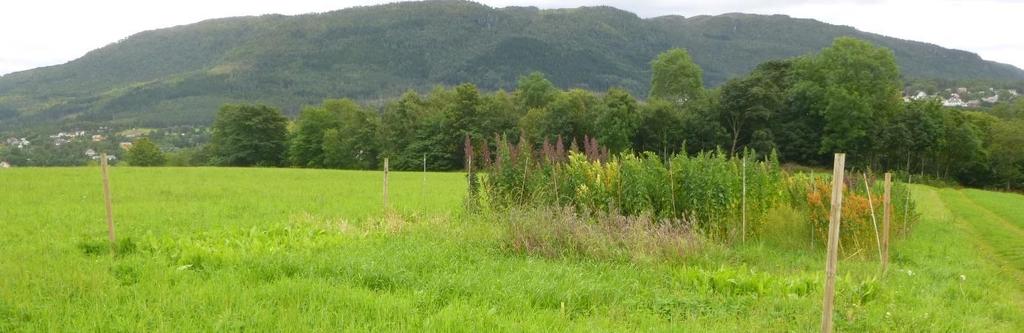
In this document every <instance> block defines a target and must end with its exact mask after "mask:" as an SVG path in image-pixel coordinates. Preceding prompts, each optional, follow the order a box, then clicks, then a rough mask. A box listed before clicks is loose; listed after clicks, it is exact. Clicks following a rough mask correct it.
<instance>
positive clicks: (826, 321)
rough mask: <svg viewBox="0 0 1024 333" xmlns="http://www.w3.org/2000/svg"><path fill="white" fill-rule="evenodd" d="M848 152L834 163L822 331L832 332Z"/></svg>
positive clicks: (839, 155)
mask: <svg viewBox="0 0 1024 333" xmlns="http://www.w3.org/2000/svg"><path fill="white" fill-rule="evenodd" d="M845 167H846V154H842V153H837V154H836V156H835V162H833V165H832V207H831V210H830V212H829V219H828V258H827V259H826V261H825V296H824V299H823V300H822V303H823V304H822V309H821V332H822V333H828V332H832V312H833V310H832V306H833V304H834V303H835V287H836V261H838V256H839V225H840V223H839V222H840V218H842V212H843V210H842V207H843V177H844V170H845Z"/></svg>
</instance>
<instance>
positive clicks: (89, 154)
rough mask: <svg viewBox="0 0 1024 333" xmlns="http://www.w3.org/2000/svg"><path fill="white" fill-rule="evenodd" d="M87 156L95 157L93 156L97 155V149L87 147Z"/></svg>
mask: <svg viewBox="0 0 1024 333" xmlns="http://www.w3.org/2000/svg"><path fill="white" fill-rule="evenodd" d="M85 156H89V157H93V156H96V151H95V150H92V148H89V149H87V150H86V151H85Z"/></svg>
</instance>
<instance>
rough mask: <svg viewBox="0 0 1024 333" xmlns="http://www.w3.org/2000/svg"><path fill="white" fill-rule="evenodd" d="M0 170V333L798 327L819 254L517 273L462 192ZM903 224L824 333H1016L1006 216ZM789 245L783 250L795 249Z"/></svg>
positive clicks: (974, 195)
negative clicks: (881, 269)
mask: <svg viewBox="0 0 1024 333" xmlns="http://www.w3.org/2000/svg"><path fill="white" fill-rule="evenodd" d="M380 176H381V174H380V173H379V172H357V171H326V170H296V169H229V168H156V169H141V168H113V169H112V170H111V177H112V188H113V192H114V210H115V220H116V223H117V232H118V237H119V238H120V239H121V240H122V241H121V244H120V246H119V254H118V255H116V256H115V255H112V254H110V253H109V252H108V250H107V245H106V225H105V222H104V208H103V201H102V188H101V183H100V173H99V170H98V169H97V168H60V169H10V170H0V228H2V229H0V230H2V231H0V332H5V331H218V332H220V331H336V330H339V329H342V330H355V331H410V330H413V331H473V332H476V331H588V332H590V331H679V330H683V331H722V332H734V331H772V332H774V331H795V332H805V331H813V330H817V328H818V325H819V320H820V316H821V313H820V311H821V310H820V309H821V297H822V295H821V286H822V284H823V281H824V278H823V273H822V270H823V268H824V253H821V252H823V251H820V250H811V249H807V248H800V247H795V248H794V247H786V248H785V249H784V248H782V247H779V246H777V245H772V244H773V243H772V242H750V243H749V244H747V245H742V246H731V247H726V246H711V247H708V248H706V249H705V250H704V251H703V252H702V253H701V254H699V255H697V256H694V257H692V258H689V259H687V261H686V262H685V263H672V262H663V261H657V260H652V261H600V260H593V259H586V258H568V259H545V258H539V257H530V256H524V255H520V254H516V253H514V252H512V251H511V250H509V249H508V248H507V246H506V245H505V244H506V243H505V241H504V239H505V238H504V233H505V232H506V229H505V228H504V227H503V226H501V225H499V224H498V223H497V222H494V221H488V220H487V219H486V218H481V217H477V216H475V215H468V214H464V213H463V211H462V208H461V207H462V202H463V195H464V189H465V185H464V179H465V178H464V177H463V176H462V175H461V174H456V173H430V174H428V175H427V177H426V181H425V182H424V178H423V174H421V173H401V172H396V173H392V178H391V187H390V191H391V205H392V207H393V208H394V210H395V211H396V213H395V214H390V215H385V214H384V213H383V210H382V207H381V196H380V192H381V180H380V178H381V177H380ZM914 194H915V199H916V200H917V205H918V209H919V210H920V212H921V213H922V215H923V217H922V222H921V223H920V225H919V226H918V227H917V228H916V229H915V230H914V232H913V233H912V235H911V236H910V238H908V239H905V240H897V241H896V242H895V243H894V245H893V264H892V266H891V267H890V272H889V274H888V275H887V276H886V277H884V278H881V279H880V278H878V264H877V261H875V260H872V259H865V258H841V260H840V263H839V278H838V284H837V286H838V290H837V293H838V294H837V301H836V309H837V312H836V327H837V329H838V330H839V331H914V332H919V331H943V332H946V331H966V332H978V331H985V332H1020V331H1024V273H1022V272H1024V237H1022V236H1024V197H1022V196H1019V195H1013V194H1001V193H993V192H984V191H976V190H953V189H935V188H931V187H925V186H915V187H914ZM796 243H800V242H796Z"/></svg>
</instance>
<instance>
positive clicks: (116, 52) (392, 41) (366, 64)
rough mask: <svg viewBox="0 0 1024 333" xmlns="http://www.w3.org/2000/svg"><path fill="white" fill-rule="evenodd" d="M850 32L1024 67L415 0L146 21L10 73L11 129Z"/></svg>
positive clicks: (644, 77) (616, 68)
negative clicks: (843, 43)
mask: <svg viewBox="0 0 1024 333" xmlns="http://www.w3.org/2000/svg"><path fill="white" fill-rule="evenodd" d="M839 36H854V37H857V38H862V39H867V40H870V41H872V42H874V43H876V44H879V45H882V46H885V47H888V48H891V49H893V51H894V52H895V54H896V58H897V60H898V62H899V64H900V66H901V68H902V70H903V73H904V75H905V76H907V77H908V78H938V79H947V80H968V79H984V80H1024V71H1022V70H1021V69H1019V68H1016V67H1013V66H1010V65H1005V64H1000V63H995V62H990V61H984V60H982V59H981V58H980V57H978V56H977V55H976V54H973V53H969V52H964V51H958V50H950V49H945V48H941V47H938V46H935V45H931V44H925V43H920V42H913V41H905V40H900V39H895V38H889V37H885V36H880V35H876V34H871V33H866V32H861V31H858V30H856V29H853V28H851V27H846V26H836V25H830V24H825V23H822V22H818V21H815V20H808V19H794V18H790V17H787V16H781V15H773V16H763V15H748V14H725V15H719V16H696V17H690V18H684V17H680V16H663V17H657V18H650V19H641V18H639V17H637V16H636V15H635V14H633V13H629V12H626V11H622V10H618V9H615V8H611V7H583V8H576V9H556V10H538V9H537V8H532V7H508V8H499V9H495V8H490V7H487V6H484V5H480V4H476V3H472V2H464V1H431V2H408V3H395V4H388V5H380V6H372V7H358V8H350V9H345V10H339V11H333V12H328V13H320V14H307V15H297V16H282V15H267V16H260V17H237V18H225V19H214V20H208V21H203V22H199V23H195V24H190V25H184V26H177V27H172V28H167V29H159V30H153V31H145V32H141V33H138V34H135V35H133V36H131V37H128V38H125V39H124V40H121V41H119V42H117V43H114V44H110V45H107V46H105V47H102V48H100V49H97V50H94V51H92V52H89V53H88V54H86V55H85V56H83V57H81V58H79V59H77V60H74V61H71V62H69V63H66V64H63V65H58V66H51V67H45V68H38V69H33V70H28V71H23V72H18V73H12V74H8V75H5V76H3V77H0V129H4V128H7V129H10V128H14V127H21V126H26V125H38V124H57V123H114V124H117V123H122V124H129V123H130V124H139V125H149V126H161V125H170V124H197V123H200V124H201V123H206V122H209V121H210V120H211V119H212V117H213V115H214V114H215V111H216V109H217V108H218V106H219V105H221V104H223V103H226V102H238V101H252V102H263V103H268V104H271V105H274V106H278V107H281V108H283V109H284V110H285V111H286V112H288V113H295V112H297V110H298V109H299V108H300V107H301V106H302V105H304V104H314V103H318V102H319V101H321V100H322V99H324V98H328V97H352V98H356V99H361V100H375V99H380V98H385V97H391V96H394V95H396V94H398V93H400V92H402V91H405V90H407V89H417V90H425V89H428V88H429V87H431V86H433V85H436V84H456V83H461V82H473V83H476V84H477V85H479V86H480V87H481V88H483V89H488V90H489V89H499V88H504V89H511V88H512V87H513V86H514V84H515V81H516V78H517V77H518V76H520V75H523V74H525V73H528V72H530V71H535V70H536V71H542V72H545V73H546V74H547V75H548V76H549V78H550V79H551V80H552V81H553V82H555V83H556V84H557V85H559V86H561V87H583V88H588V89H594V90H604V89H607V88H608V87H611V86H621V87H625V88H627V89H629V90H631V91H632V92H633V93H635V94H637V95H639V96H645V95H646V91H647V88H648V84H649V77H650V70H649V63H650V61H651V60H652V59H653V58H654V57H655V56H656V55H657V54H658V53H659V52H662V51H664V50H666V49H669V48H672V47H684V48H687V49H688V50H689V51H690V52H691V53H692V55H693V58H694V59H695V61H696V62H697V63H698V64H699V65H700V66H701V67H703V68H704V74H705V82H706V83H707V84H708V85H711V86H714V85H718V84H720V83H722V82H724V81H725V80H726V79H728V78H730V77H734V76H737V75H742V74H745V73H746V72H748V71H749V70H750V69H752V68H753V67H754V66H755V65H757V64H758V63H761V62H763V61H766V60H769V59H776V58H786V57H792V56H797V55H801V54H806V53H810V52H815V51H817V50H820V49H821V48H823V47H825V46H827V45H829V44H830V43H831V42H832V40H833V39H834V38H836V37H839Z"/></svg>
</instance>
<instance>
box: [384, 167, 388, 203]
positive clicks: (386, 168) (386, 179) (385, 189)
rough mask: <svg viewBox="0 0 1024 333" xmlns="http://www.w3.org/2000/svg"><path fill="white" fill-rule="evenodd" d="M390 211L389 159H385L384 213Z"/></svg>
mask: <svg viewBox="0 0 1024 333" xmlns="http://www.w3.org/2000/svg"><path fill="white" fill-rule="evenodd" d="M387 210H388V158H387V157H385V158H384V211H385V212H387Z"/></svg>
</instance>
